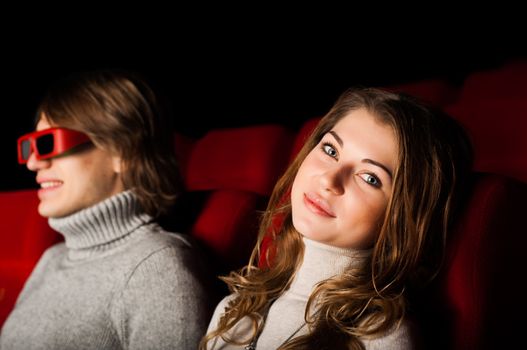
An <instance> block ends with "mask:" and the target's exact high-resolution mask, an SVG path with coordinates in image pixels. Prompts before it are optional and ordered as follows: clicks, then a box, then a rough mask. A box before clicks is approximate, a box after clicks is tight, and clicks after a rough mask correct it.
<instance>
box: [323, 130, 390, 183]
mask: <svg viewBox="0 0 527 350" xmlns="http://www.w3.org/2000/svg"><path fill="white" fill-rule="evenodd" d="M328 133H329V134H331V135H332V136H333V137H334V138H335V140H337V142H338V144H339V145H340V147H344V141H342V139H341V138H340V136H339V135H338V134H337V133H336V132H335V131H333V130H330V131H329V132H328ZM361 162H362V163H368V164H372V165H375V166H378V167H379V168H381V169H382V170H384V171H385V172H386V173H387V174H388V175H389V176H390V179H393V175H392V172H391V171H390V169H388V167H387V166H386V165H384V164H382V163H380V162H377V161H375V160H373V159H368V158H365V159H363V160H362V161H361Z"/></svg>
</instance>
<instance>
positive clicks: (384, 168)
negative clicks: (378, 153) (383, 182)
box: [361, 158, 393, 179]
mask: <svg viewBox="0 0 527 350" xmlns="http://www.w3.org/2000/svg"><path fill="white" fill-rule="evenodd" d="M361 162H362V163H368V164H372V165H375V166H378V167H379V168H381V169H382V170H384V171H386V173H387V174H388V175H389V176H390V179H393V175H392V172H391V171H390V169H388V167H387V166H386V165H384V164H382V163H379V162H377V161H375V160H373V159H368V158H365V159H363V160H361Z"/></svg>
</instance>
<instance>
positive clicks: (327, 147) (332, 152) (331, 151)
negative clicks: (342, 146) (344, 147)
mask: <svg viewBox="0 0 527 350" xmlns="http://www.w3.org/2000/svg"><path fill="white" fill-rule="evenodd" d="M322 150H323V151H324V153H326V154H327V155H328V156H330V157H333V158H337V156H338V153H337V150H336V149H335V147H333V145H332V144H330V143H324V144H323V145H322Z"/></svg>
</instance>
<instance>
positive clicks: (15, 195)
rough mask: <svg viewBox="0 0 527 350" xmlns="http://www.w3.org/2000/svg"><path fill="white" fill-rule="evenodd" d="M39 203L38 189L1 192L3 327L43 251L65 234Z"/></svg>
mask: <svg viewBox="0 0 527 350" xmlns="http://www.w3.org/2000/svg"><path fill="white" fill-rule="evenodd" d="M38 203H39V200H38V197H37V191H36V190H21V191H10V192H0V212H1V213H2V220H0V327H1V325H2V324H3V322H4V320H5V318H6V317H7V315H9V313H10V312H11V309H12V308H13V305H14V303H15V301H16V298H17V297H18V294H19V293H20V290H21V289H22V286H23V285H24V282H25V280H26V278H27V277H28V276H29V274H30V273H31V270H32V269H33V267H34V265H35V264H36V262H37V261H38V259H39V258H40V256H41V255H42V253H43V252H44V251H45V250H46V249H47V248H48V247H50V246H51V245H53V244H54V243H56V242H58V241H59V240H61V238H62V236H60V235H59V234H58V233H56V232H55V231H53V230H52V229H51V228H50V227H49V225H48V222H47V219H45V218H43V217H42V216H40V215H39V214H38V211H37V207H38Z"/></svg>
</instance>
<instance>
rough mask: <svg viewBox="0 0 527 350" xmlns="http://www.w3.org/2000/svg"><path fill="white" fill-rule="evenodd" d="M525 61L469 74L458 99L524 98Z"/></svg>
mask: <svg viewBox="0 0 527 350" xmlns="http://www.w3.org/2000/svg"><path fill="white" fill-rule="evenodd" d="M526 82H527V61H519V62H511V63H509V64H506V65H504V66H502V67H498V68H495V69H492V70H487V71H481V72H475V73H472V74H470V75H469V76H468V77H467V79H465V82H464V83H463V88H462V90H461V92H460V99H461V100H463V101H466V102H470V103H480V102H481V101H484V100H486V99H489V98H490V99H496V98H526V97H527V83H526Z"/></svg>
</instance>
